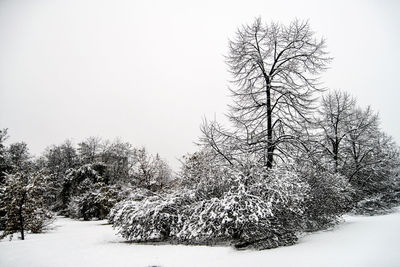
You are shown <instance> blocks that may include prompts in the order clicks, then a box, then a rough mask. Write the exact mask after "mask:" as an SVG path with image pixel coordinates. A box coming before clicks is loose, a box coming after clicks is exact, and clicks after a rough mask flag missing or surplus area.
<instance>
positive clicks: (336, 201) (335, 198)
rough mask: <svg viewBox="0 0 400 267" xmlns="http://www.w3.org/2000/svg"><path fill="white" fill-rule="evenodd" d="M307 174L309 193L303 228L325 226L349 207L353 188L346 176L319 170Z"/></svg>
mask: <svg viewBox="0 0 400 267" xmlns="http://www.w3.org/2000/svg"><path fill="white" fill-rule="evenodd" d="M307 175H308V177H307V181H308V184H309V186H310V194H309V196H308V197H307V199H306V203H305V205H306V210H305V215H306V221H305V228H306V229H307V230H308V231H315V230H320V229H324V228H327V227H329V226H331V225H333V224H335V223H337V222H338V219H339V216H341V215H342V214H344V213H345V212H347V211H349V210H350V209H351V206H352V196H353V194H354V190H353V189H352V186H351V185H350V183H348V182H347V178H346V177H344V176H343V175H340V174H338V173H336V174H332V173H329V172H326V171H319V172H314V173H308V174H307Z"/></svg>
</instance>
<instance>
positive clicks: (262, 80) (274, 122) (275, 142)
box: [203, 18, 330, 168]
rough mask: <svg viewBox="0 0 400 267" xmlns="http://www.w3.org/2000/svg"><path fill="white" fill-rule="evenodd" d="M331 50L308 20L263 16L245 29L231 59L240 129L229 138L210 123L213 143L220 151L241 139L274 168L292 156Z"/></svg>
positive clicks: (234, 111) (234, 108) (235, 114)
mask: <svg viewBox="0 0 400 267" xmlns="http://www.w3.org/2000/svg"><path fill="white" fill-rule="evenodd" d="M325 49H326V47H325V41H324V39H316V38H315V37H314V32H313V31H312V30H311V29H310V26H309V24H308V22H304V21H298V20H295V21H293V22H291V23H290V24H289V25H283V24H277V23H270V24H264V23H262V21H261V19H260V18H257V19H256V20H255V21H254V23H253V24H252V25H245V26H242V27H241V28H239V29H238V31H237V33H236V37H235V38H234V39H233V40H231V41H230V42H229V54H228V56H227V64H228V66H229V70H230V72H231V74H232V76H233V80H232V84H233V87H232V88H230V91H231V93H232V96H233V99H234V103H233V104H232V105H231V106H230V108H231V112H230V114H229V119H230V120H231V121H232V122H233V123H234V126H235V127H234V128H235V131H233V132H232V133H230V134H228V133H226V134H224V133H223V132H221V131H219V130H218V129H217V128H218V127H214V128H213V126H215V124H209V125H208V126H210V127H211V128H210V127H208V129H207V127H203V132H204V134H205V137H206V139H207V140H208V143H209V144H211V145H212V146H213V147H214V148H219V146H218V145H220V144H221V142H218V140H220V141H221V140H222V141H224V142H226V141H227V140H226V138H224V137H228V136H235V138H236V139H238V140H234V141H232V142H233V143H236V144H237V143H238V142H239V143H240V142H242V143H245V144H246V145H245V147H246V148H245V149H244V150H246V151H247V152H250V153H254V152H256V153H258V154H259V155H260V156H261V159H260V160H262V161H263V162H264V163H265V165H266V166H267V167H269V168H270V167H272V165H273V162H274V157H275V156H278V157H285V156H288V153H287V151H286V150H285V149H284V148H283V146H284V145H285V144H287V143H288V142H292V141H293V140H295V139H296V135H297V133H298V132H299V131H301V128H302V125H303V123H304V122H306V121H308V120H309V117H310V116H309V115H310V110H311V109H313V108H314V107H313V103H314V101H315V95H314V94H315V93H316V92H319V91H322V88H321V87H320V83H319V75H320V73H321V72H322V71H323V70H325V69H326V68H327V64H328V63H329V62H330V58H329V57H328V54H327V52H326V50H325ZM213 138H214V140H213ZM241 148H242V150H243V147H241ZM220 152H222V149H221V150H220ZM260 152H261V153H260ZM221 154H222V153H221ZM224 157H225V158H226V159H229V160H230V161H231V162H232V156H230V155H224Z"/></svg>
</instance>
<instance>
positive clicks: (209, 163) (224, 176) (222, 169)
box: [179, 148, 237, 199]
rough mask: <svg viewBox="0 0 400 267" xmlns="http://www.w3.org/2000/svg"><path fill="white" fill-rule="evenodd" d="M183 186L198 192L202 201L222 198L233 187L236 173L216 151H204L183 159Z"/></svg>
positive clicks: (181, 172)
mask: <svg viewBox="0 0 400 267" xmlns="http://www.w3.org/2000/svg"><path fill="white" fill-rule="evenodd" d="M182 163H183V164H182V168H181V171H180V173H179V176H180V181H181V185H182V186H183V187H185V188H190V189H192V190H194V191H196V195H197V196H199V197H200V198H201V199H210V198H214V197H217V198H219V197H221V196H222V195H223V194H224V193H225V192H227V191H229V189H230V188H231V187H232V186H233V183H234V179H233V178H234V177H235V173H237V171H234V170H232V167H231V166H226V164H224V163H222V162H221V159H220V158H219V157H218V155H216V154H215V152H214V151H212V150H209V149H206V148H204V149H202V150H200V151H197V152H195V153H193V154H188V155H186V156H184V157H183V162H182Z"/></svg>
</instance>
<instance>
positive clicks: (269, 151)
mask: <svg viewBox="0 0 400 267" xmlns="http://www.w3.org/2000/svg"><path fill="white" fill-rule="evenodd" d="M266 82H267V88H266V93H267V103H266V104H267V168H268V169H270V168H272V163H273V161H274V154H273V153H274V146H273V145H272V109H271V85H270V84H269V78H268V77H266Z"/></svg>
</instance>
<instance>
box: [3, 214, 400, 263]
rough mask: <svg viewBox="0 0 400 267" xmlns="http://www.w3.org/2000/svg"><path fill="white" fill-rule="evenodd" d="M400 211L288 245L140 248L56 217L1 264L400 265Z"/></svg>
mask: <svg viewBox="0 0 400 267" xmlns="http://www.w3.org/2000/svg"><path fill="white" fill-rule="evenodd" d="M399 225H400V209H397V210H396V212H395V213H392V214H388V215H381V216H374V217H367V216H346V217H345V222H344V223H342V224H341V225H339V226H337V227H336V228H335V229H334V230H331V231H323V232H318V233H313V234H309V235H306V236H304V237H303V238H301V239H300V241H299V243H298V244H296V245H293V246H290V247H280V248H276V249H270V250H263V251H254V250H245V251H237V250H235V249H233V248H231V247H205V246H182V245H167V244H162V245H150V244H147V245H142V244H133V243H127V242H125V241H124V239H122V238H120V237H118V236H116V235H115V231H113V229H112V227H111V226H110V225H107V224H106V221H104V220H103V221H89V222H83V221H75V220H71V219H67V218H63V217H58V218H57V220H56V222H55V223H54V228H53V229H52V230H50V231H48V232H47V233H45V234H28V235H27V237H26V240H25V241H22V240H17V239H16V238H15V239H13V241H8V240H6V239H4V240H2V241H1V242H0V266H13V267H25V266H31V267H36V266H37V267H39V266H40V267H46V266H49V267H50V266H60V267H61V266H74V267H79V266H96V267H101V266H113V267H119V266H163V267H168V266H171V267H172V266H219V267H220V266H296V267H298V266H308V267H312V266H347V267H356V266H357V267H358V266H360V267H368V266H385V267H391V266H393V267H395V266H400V253H399V251H400V242H399V241H400V231H399Z"/></svg>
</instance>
